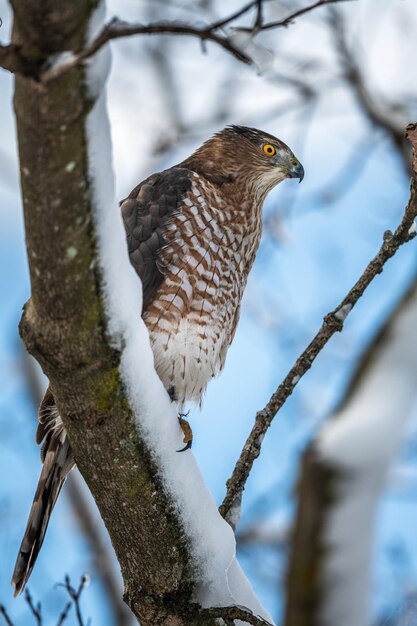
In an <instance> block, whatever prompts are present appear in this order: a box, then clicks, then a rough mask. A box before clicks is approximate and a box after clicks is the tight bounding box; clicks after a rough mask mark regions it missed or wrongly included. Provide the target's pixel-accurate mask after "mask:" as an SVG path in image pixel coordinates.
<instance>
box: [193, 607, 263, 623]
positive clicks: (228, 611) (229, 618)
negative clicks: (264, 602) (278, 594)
mask: <svg viewBox="0 0 417 626" xmlns="http://www.w3.org/2000/svg"><path fill="white" fill-rule="evenodd" d="M191 615H192V616H193V618H194V619H195V621H196V623H199V622H205V621H206V620H207V619H223V620H224V621H225V622H226V623H227V622H231V623H232V624H233V623H234V622H235V620H240V621H243V622H246V623H247V624H251V626H272V624H271V622H268V621H267V620H265V619H263V618H262V617H259V615H254V614H253V613H252V611H251V610H250V609H247V608H246V607H244V606H219V607H213V608H209V609H202V608H201V607H196V610H195V612H192V613H191Z"/></svg>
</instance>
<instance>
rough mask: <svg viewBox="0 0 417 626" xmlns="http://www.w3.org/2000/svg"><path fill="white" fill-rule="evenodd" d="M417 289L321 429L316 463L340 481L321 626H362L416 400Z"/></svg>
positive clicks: (366, 618)
mask: <svg viewBox="0 0 417 626" xmlns="http://www.w3.org/2000/svg"><path fill="white" fill-rule="evenodd" d="M416 328H417V290H414V293H413V295H412V297H411V298H409V299H408V301H407V303H406V305H405V306H404V307H403V309H402V310H401V311H400V312H399V314H398V315H397V316H396V317H395V318H394V320H393V322H392V326H391V330H390V332H389V334H388V336H387V337H385V338H384V341H383V344H381V346H380V347H379V348H378V352H377V354H375V355H374V360H373V363H372V364H371V366H370V368H371V369H370V370H369V372H367V373H366V374H365V375H364V378H363V381H361V383H359V386H358V387H357V389H356V391H355V393H354V395H353V397H352V398H351V399H350V401H349V402H348V403H347V404H346V405H345V406H342V407H341V409H340V411H339V412H338V413H337V414H336V416H335V417H334V419H332V420H330V421H329V423H328V424H327V425H326V426H325V428H324V429H323V432H322V434H321V436H320V437H319V440H318V449H319V452H320V454H321V456H322V459H323V460H324V461H325V462H326V463H327V464H329V465H330V466H331V467H333V468H335V469H336V470H337V472H338V475H340V480H339V481H338V482H337V490H336V501H335V503H334V505H333V509H332V511H331V512H330V516H329V517H328V524H327V528H326V530H325V548H327V549H328V552H326V554H327V557H326V560H325V562H324V581H323V589H327V590H328V594H326V596H325V597H324V599H323V604H322V619H323V621H322V622H321V623H322V624H323V626H334V625H335V624H343V626H366V625H368V624H369V613H368V610H369V606H368V598H369V590H370V567H371V566H370V563H371V556H372V554H371V553H372V540H373V531H374V529H373V524H374V518H375V513H376V510H377V506H378V502H379V499H380V496H381V492H382V490H383V488H384V486H385V483H386V481H387V478H388V473H389V469H390V464H391V462H392V460H393V458H394V456H395V454H396V452H397V449H398V446H399V443H400V442H401V439H402V436H403V434H404V426H405V422H406V420H407V417H408V416H409V414H410V413H411V411H412V408H413V405H414V402H415V390H416V387H417V369H416V367H415V351H416V345H415V340H414V339H413V337H415V336H416Z"/></svg>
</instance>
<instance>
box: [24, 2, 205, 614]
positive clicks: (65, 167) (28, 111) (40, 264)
mask: <svg viewBox="0 0 417 626" xmlns="http://www.w3.org/2000/svg"><path fill="white" fill-rule="evenodd" d="M15 4H16V6H15V25H14V35H13V40H14V42H15V43H20V44H23V48H24V51H25V53H26V54H27V57H28V59H29V61H30V62H35V63H36V64H37V66H38V67H39V64H40V63H42V62H43V61H44V60H45V59H46V58H47V55H48V54H51V53H59V52H60V51H64V50H68V49H72V50H77V49H80V47H81V46H82V43H83V41H84V39H85V31H86V25H87V22H88V18H89V15H90V13H91V11H92V10H93V9H94V3H93V2H91V1H89V0H63V1H62V2H60V3H59V6H58V5H57V4H56V3H55V2H52V0H22V1H19V3H15ZM34 77H36V72H35V71H34ZM14 104H15V111H16V119H17V132H18V141H19V154H20V167H21V186H22V194H23V204H24V213H25V228H26V242H27V251H28V259H29V267H30V278H31V287H32V296H31V299H30V301H29V302H28V303H27V304H26V305H25V308H24V313H23V317H22V321H21V326H20V329H21V334H22V337H23V339H24V341H25V343H26V346H27V348H28V350H29V351H30V352H31V353H32V354H33V355H34V356H35V358H36V359H37V360H38V361H39V363H40V364H41V366H42V368H43V370H44V372H45V374H46V375H47V376H48V378H49V380H50V385H51V388H52V391H53V394H54V397H55V400H56V403H57V405H58V408H59V411H60V413H61V415H62V418H63V420H64V423H65V426H66V428H67V431H68V435H69V439H70V442H71V446H72V449H73V452H74V455H75V459H76V462H77V465H78V467H79V469H80V471H81V473H82V475H83V477H84V478H85V480H86V482H87V484H88V487H89V488H90V490H91V492H92V494H93V496H94V498H95V501H96V503H97V505H98V508H99V510H100V513H101V515H102V517H103V519H104V522H105V524H106V526H107V529H108V531H109V534H110V537H111V540H112V543H113V546H114V548H115V551H116V554H117V557H118V559H119V563H120V567H121V570H122V574H123V578H124V581H125V598H126V601H127V603H128V604H129V606H130V607H131V608H132V610H133V612H134V613H135V615H136V616H137V618H138V619H140V621H141V624H142V626H145V625H146V624H152V625H154V624H166V625H168V624H172V625H174V624H175V625H176V624H185V623H187V624H189V623H191V622H190V620H189V619H187V618H185V617H184V615H185V614H186V613H187V604H188V602H189V600H190V597H191V593H192V588H193V576H192V574H193V571H192V563H191V559H190V555H189V552H188V547H187V538H186V537H185V536H184V535H183V533H182V530H181V527H180V523H179V520H178V517H177V515H176V514H175V513H174V511H173V507H172V504H171V502H170V497H169V494H167V493H166V492H165V491H164V489H163V486H162V485H161V484H160V481H159V480H158V473H157V468H156V467H155V465H154V463H153V462H152V460H151V457H150V454H149V451H148V450H147V449H146V446H145V445H144V443H143V441H142V439H141V435H140V432H138V430H137V426H136V425H135V424H136V422H135V419H134V416H133V415H132V412H131V410H130V408H129V406H128V402H127V399H126V395H125V392H124V389H123V385H122V383H121V380H120V376H119V357H120V355H119V354H118V352H117V351H115V350H114V349H112V348H111V347H110V346H109V344H108V341H107V338H106V321H105V316H104V311H103V302H102V297H101V288H100V285H101V277H100V273H99V269H98V264H97V263H96V248H95V233H94V226H93V221H92V217H91V213H92V206H91V193H90V185H89V180H88V176H87V154H86V149H87V148H86V137H85V118H86V115H87V113H88V111H89V109H90V107H91V106H92V102H91V101H89V100H88V98H87V95H86V90H85V86H84V75H83V70H82V69H80V68H76V69H74V70H72V71H71V72H68V73H67V74H65V75H64V76H62V77H61V78H59V79H58V80H55V81H52V82H51V83H49V84H46V85H45V84H41V83H39V82H37V81H36V80H35V78H34V79H32V78H30V77H27V76H25V77H23V76H17V77H16V91H15V100H14Z"/></svg>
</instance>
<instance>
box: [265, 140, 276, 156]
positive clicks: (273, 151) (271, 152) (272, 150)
mask: <svg viewBox="0 0 417 626" xmlns="http://www.w3.org/2000/svg"><path fill="white" fill-rule="evenodd" d="M262 150H263V151H264V152H265V154H266V155H267V156H275V155H276V153H277V150H276V148H274V146H271V144H270V143H267V144H265V145H264V146H263V148H262Z"/></svg>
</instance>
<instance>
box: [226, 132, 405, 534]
mask: <svg viewBox="0 0 417 626" xmlns="http://www.w3.org/2000/svg"><path fill="white" fill-rule="evenodd" d="M407 138H408V140H409V141H410V142H411V144H412V147H413V175H412V178H411V193H410V200H409V202H408V205H407V207H406V209H405V212H404V215H403V218H402V220H401V222H400V224H399V226H398V227H397V229H396V230H395V232H394V234H393V233H391V232H390V231H387V232H386V233H385V234H384V241H383V243H382V245H381V248H380V249H379V251H378V253H377V255H376V256H375V257H374V258H373V259H372V261H371V262H370V263H369V264H368V266H367V267H366V268H365V270H364V272H363V274H362V275H361V276H360V278H359V280H358V281H357V282H356V283H355V285H354V286H353V287H352V289H351V290H350V291H349V293H348V294H347V296H346V297H345V298H344V299H343V300H342V302H340V304H339V305H338V306H337V307H336V308H335V309H334V310H333V311H332V312H331V313H328V314H327V315H326V316H325V317H324V321H323V324H322V326H321V328H320V330H319V331H318V333H317V334H316V336H315V337H314V339H313V340H312V341H311V343H310V344H309V345H308V346H307V348H306V349H305V350H304V352H303V353H302V354H301V355H300V356H299V358H298V359H297V361H296V362H295V364H294V365H293V367H292V368H291V369H290V371H289V372H288V374H287V376H286V377H285V378H284V380H283V382H282V383H281V384H280V385H279V387H278V388H277V390H276V391H275V392H274V393H273V394H272V396H271V398H270V400H269V402H268V404H267V405H266V406H265V408H264V409H262V410H261V411H259V412H258V413H257V414H256V420H255V424H254V426H253V428H252V431H251V433H250V435H249V437H248V438H247V440H246V443H245V445H244V447H243V450H242V452H241V454H240V457H239V459H238V461H237V463H236V466H235V468H234V470H233V473H232V476H231V477H230V478H229V480H228V481H227V492H226V495H225V497H224V500H223V502H222V504H221V505H220V508H219V510H220V513H221V515H222V516H223V517H224V518H225V519H226V520H228V521H229V523H231V524H232V525H233V522H235V515H234V514H235V509H236V508H238V507H239V506H240V502H241V499H242V493H243V490H244V488H245V485H246V481H247V479H248V476H249V473H250V471H251V468H252V465H253V462H254V461H255V459H256V458H257V457H258V456H259V454H260V451H261V445H262V440H263V438H264V435H265V433H266V431H267V430H268V428H269V426H270V425H271V423H272V420H273V419H274V417H275V416H276V414H277V413H278V411H279V410H280V409H281V408H282V406H283V405H284V403H285V402H286V400H287V399H288V397H289V396H290V395H291V394H292V392H293V390H294V388H295V386H296V385H297V384H298V382H299V381H300V379H301V378H302V376H304V374H305V373H306V372H307V371H308V370H309V369H310V367H311V366H312V364H313V362H314V361H315V359H316V357H317V356H318V355H319V354H320V352H321V350H322V349H323V348H324V346H325V345H326V343H327V342H328V341H329V339H330V338H331V337H332V336H333V335H334V334H335V333H336V332H340V331H341V330H342V329H343V323H344V320H345V319H346V317H347V316H348V314H349V313H350V311H351V310H352V308H353V307H354V306H355V304H356V303H357V301H358V300H359V298H360V297H361V296H362V295H363V293H364V292H365V290H366V289H367V287H368V286H369V285H370V283H371V282H372V281H373V280H374V278H375V277H376V276H377V274H380V273H381V272H382V271H383V268H384V265H385V263H386V262H387V261H388V259H390V258H391V257H392V256H394V254H395V253H396V252H397V250H398V249H399V248H400V246H402V245H403V244H404V243H406V242H408V241H410V240H411V239H413V238H414V237H415V234H416V233H415V229H414V228H413V225H414V220H415V219H416V217H417V124H410V125H409V126H408V127H407Z"/></svg>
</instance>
